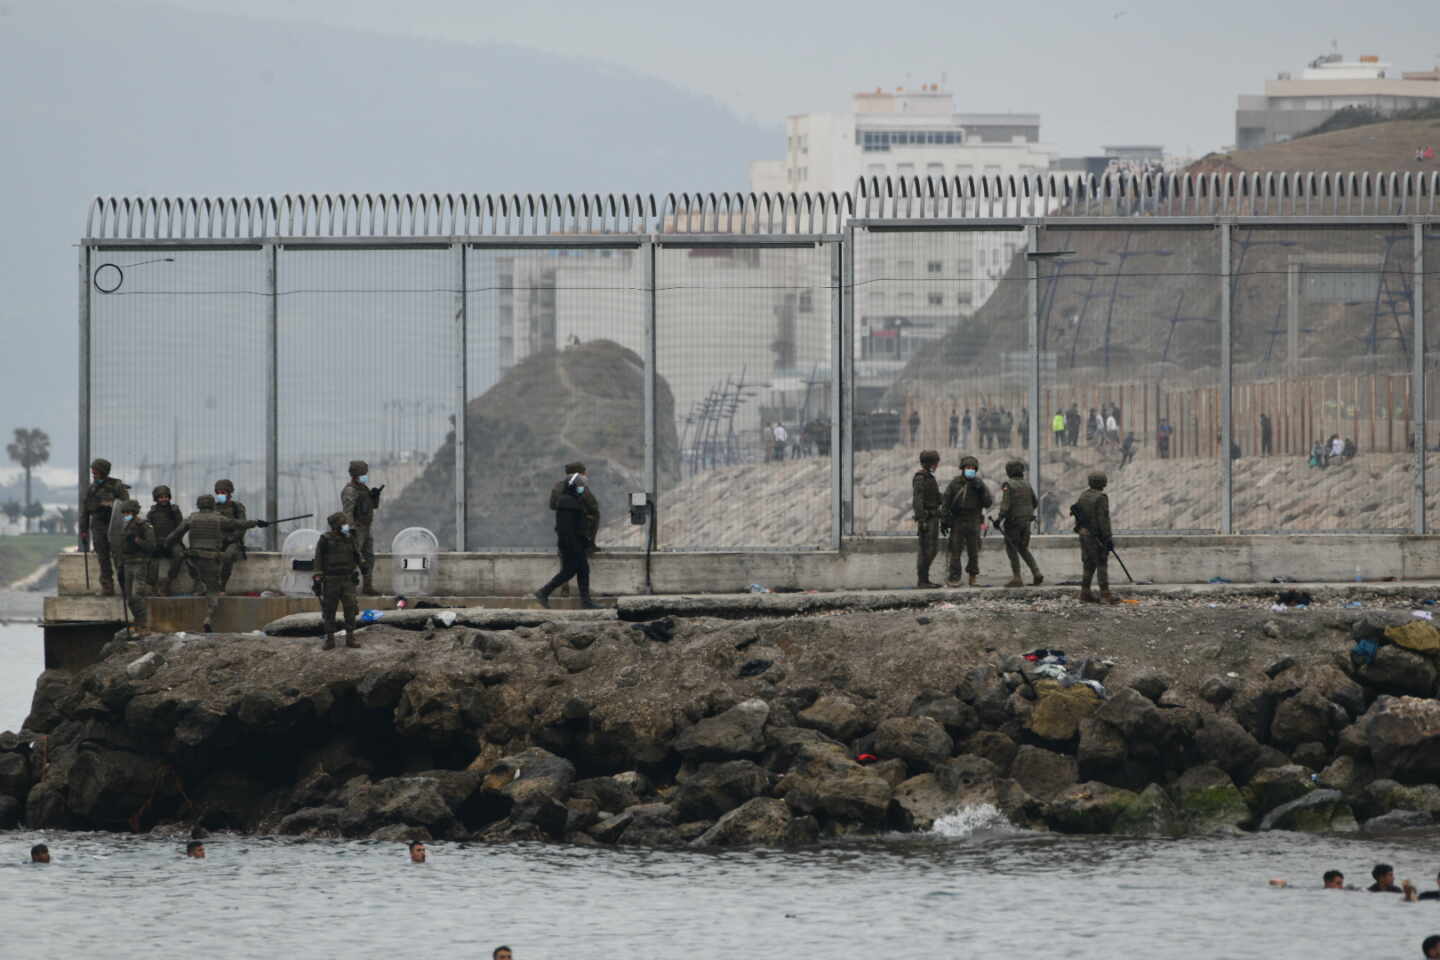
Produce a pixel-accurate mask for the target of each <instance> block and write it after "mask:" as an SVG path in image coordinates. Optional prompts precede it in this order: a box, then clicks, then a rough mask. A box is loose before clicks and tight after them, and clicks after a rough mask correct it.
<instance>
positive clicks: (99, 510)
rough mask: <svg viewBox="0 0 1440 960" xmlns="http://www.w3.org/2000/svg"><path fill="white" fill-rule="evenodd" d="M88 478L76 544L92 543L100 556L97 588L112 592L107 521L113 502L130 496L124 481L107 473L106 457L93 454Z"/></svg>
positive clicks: (113, 592) (83, 545)
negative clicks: (88, 483)
mask: <svg viewBox="0 0 1440 960" xmlns="http://www.w3.org/2000/svg"><path fill="white" fill-rule="evenodd" d="M90 476H91V478H92V482H91V484H90V486H89V487H88V488H86V490H85V502H84V504H83V505H82V506H81V510H80V546H81V549H82V550H89V549H90V548H91V547H92V546H93V547H94V549H95V554H96V555H97V556H98V557H99V558H100V592H101V594H103V595H104V596H107V597H113V596H115V573H114V557H113V551H112V549H111V545H110V521H111V520H112V519H114V517H113V513H114V506H115V504H117V503H120V502H122V501H124V500H126V499H128V498H129V496H130V490H129V488H128V487H126V486H125V483H124V481H122V480H118V479H116V478H115V477H112V476H110V461H109V460H106V459H104V458H97V459H96V460H95V462H94V463H92V464H90Z"/></svg>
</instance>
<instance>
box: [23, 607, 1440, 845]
mask: <svg viewBox="0 0 1440 960" xmlns="http://www.w3.org/2000/svg"><path fill="white" fill-rule="evenodd" d="M955 596H956V599H957V600H959V601H960V603H959V604H958V605H957V604H948V603H942V604H940V605H938V606H934V607H930V608H928V609H920V610H918V611H917V610H914V609H911V610H905V611H890V612H850V613H837V612H833V611H832V612H830V613H829V614H827V615H813V616H804V615H802V616H795V617H789V618H783V619H775V618H766V617H764V616H763V612H762V613H760V614H759V618H757V619H752V620H738V621H737V620H716V619H709V618H704V617H694V618H689V619H680V618H678V617H675V618H668V619H662V620H656V621H651V622H648V623H644V624H629V623H624V622H621V621H617V620H613V619H612V620H599V619H588V620H579V619H577V620H573V621H569V622H567V621H566V620H565V618H564V617H559V618H556V619H555V620H554V621H553V622H544V623H542V624H541V625H540V626H538V627H537V626H520V624H521V623H531V624H533V623H535V622H536V620H535V615H533V614H527V615H525V616H523V617H512V618H511V619H510V620H509V621H507V620H506V619H505V617H503V616H500V615H499V614H497V612H496V611H478V610H477V611H475V612H474V613H473V615H472V614H471V613H466V612H461V614H459V615H457V617H456V618H455V619H453V620H452V621H451V625H450V626H448V627H447V626H443V625H441V622H440V621H432V622H428V623H427V620H426V618H425V616H424V614H423V613H421V612H419V611H416V612H414V613H411V614H407V615H406V616H405V617H398V616H397V618H396V623H395V625H393V626H385V625H384V623H385V621H382V624H378V625H376V626H373V627H369V628H367V629H365V630H363V631H362V634H361V635H362V638H363V643H364V647H363V649H360V650H344V649H341V650H336V651H332V652H321V651H320V650H319V649H318V645H319V643H318V640H316V639H314V638H303V639H302V638H288V637H256V636H243V637H217V636H210V637H191V638H181V637H173V636H157V637H152V638H148V639H145V640H143V641H142V642H140V643H124V642H119V641H117V642H116V643H114V644H112V645H111V646H110V647H109V648H108V649H107V651H106V656H105V658H104V660H103V661H102V662H101V663H99V664H97V665H96V666H94V667H92V668H89V669H87V670H85V671H83V672H81V673H79V674H75V675H70V674H64V673H60V672H55V671H51V672H47V673H46V674H44V675H43V676H42V678H41V680H40V683H39V685H38V688H37V690H36V696H35V701H34V707H33V710H32V713H31V716H30V718H29V720H28V721H27V726H28V728H29V730H28V731H27V732H26V733H24V734H22V735H21V736H19V737H16V736H14V735H6V736H5V737H3V738H0V814H4V815H5V818H6V819H5V821H4V823H5V824H6V825H13V824H14V822H15V821H16V820H17V819H20V818H22V817H23V819H24V821H25V823H26V824H27V825H28V826H29V827H31V828H34V829H43V828H76V829H88V828H99V829H113V830H145V829H149V828H150V827H152V826H154V825H156V824H164V823H179V824H186V825H192V826H195V827H203V828H207V829H234V830H239V831H253V832H260V833H279V834H287V835H326V836H337V835H338V836H370V837H377V838H387V839H395V838H399V837H404V836H426V835H429V836H432V837H437V838H447V839H462V838H475V839H483V840H506V839H516V838H526V839H553V840H568V841H571V842H576V843H596V842H600V843H610V842H620V843H628V844H637V845H673V844H682V843H695V844H699V845H702V846H725V845H731V844H746V843H763V844H773V845H779V844H784V843H794V842H805V841H813V840H815V839H816V838H817V837H819V836H835V835H841V834H845V833H850V832H855V831H867V830H868V831H883V830H889V829H924V828H926V827H928V826H929V825H930V823H932V822H933V820H934V819H935V818H936V817H938V816H941V815H944V814H945V813H948V812H953V811H954V810H955V809H958V808H959V807H962V806H967V805H974V804H981V803H988V804H992V805H994V806H996V807H997V808H999V809H1000V810H1002V811H1003V812H1004V813H1005V814H1006V815H1007V816H1009V817H1010V818H1011V819H1012V820H1014V821H1015V822H1016V823H1019V824H1022V825H1026V826H1030V827H1033V828H1037V829H1051V830H1060V831H1067V832H1091V833H1095V832H1100V833H1103V832H1119V833H1177V832H1186V831H1200V832H1203V831H1207V830H1214V829H1226V830H1233V829H1235V828H1237V827H1240V826H1246V827H1254V826H1260V827H1262V828H1266V829H1268V828H1270V827H1285V828H1292V829H1343V828H1347V827H1353V824H1354V823H1355V821H1356V819H1364V818H1366V817H1370V816H1376V815H1380V814H1383V813H1385V812H1387V811H1390V810H1393V809H1397V808H1398V809H1408V810H1427V811H1428V810H1432V809H1440V804H1436V803H1435V802H1434V801H1433V794H1434V787H1433V786H1428V787H1427V786H1424V785H1425V784H1429V783H1430V782H1431V781H1432V780H1433V779H1435V777H1436V776H1437V775H1440V703H1437V701H1435V700H1434V699H1433V697H1434V695H1435V692H1436V682H1437V680H1436V677H1437V671H1436V663H1435V661H1434V659H1433V651H1431V652H1430V653H1424V652H1414V651H1412V650H1408V649H1402V648H1401V647H1399V646H1394V645H1388V646H1383V647H1382V648H1381V649H1380V653H1379V655H1378V656H1377V658H1376V659H1375V662H1374V663H1373V664H1372V665H1371V666H1368V667H1363V668H1357V667H1355V666H1354V665H1352V664H1351V662H1350V660H1349V658H1348V657H1346V656H1345V655H1344V654H1345V651H1347V650H1348V648H1349V646H1350V644H1351V642H1352V629H1358V631H1359V632H1360V633H1365V632H1366V631H1370V632H1372V633H1374V632H1376V631H1378V630H1379V629H1381V628H1383V626H1384V623H1385V622H1386V621H1387V620H1388V621H1389V622H1394V623H1399V622H1410V623H1412V624H1413V623H1415V621H1413V618H1411V617H1410V616H1409V613H1408V607H1409V606H1410V605H1413V604H1415V603H1423V602H1425V601H1426V600H1430V601H1433V600H1434V599H1435V596H1436V594H1435V591H1433V590H1431V591H1422V592H1421V593H1416V594H1415V595H1409V594H1405V595H1401V594H1394V595H1391V596H1389V597H1388V599H1387V598H1386V596H1383V595H1380V594H1371V595H1367V603H1368V604H1369V606H1370V607H1371V608H1372V609H1373V608H1374V607H1375V606H1378V605H1382V604H1389V605H1391V606H1394V607H1396V609H1394V610H1393V611H1392V612H1391V613H1389V614H1388V615H1380V616H1379V617H1377V616H1376V615H1373V614H1372V615H1370V616H1368V617H1366V618H1364V619H1362V618H1359V617H1357V616H1356V615H1355V611H1350V610H1345V609H1343V604H1344V602H1345V601H1346V600H1347V599H1348V594H1346V593H1345V591H1344V590H1343V588H1342V589H1337V590H1334V591H1329V592H1327V593H1326V594H1317V596H1316V597H1314V604H1313V606H1312V607H1311V608H1310V609H1309V610H1293V611H1291V612H1289V613H1286V614H1284V615H1283V616H1277V615H1275V614H1273V613H1271V612H1270V611H1269V610H1268V609H1266V608H1265V607H1264V604H1265V603H1268V600H1263V599H1262V601H1261V602H1259V603H1257V600H1256V598H1254V597H1253V596H1251V597H1245V598H1242V597H1240V596H1239V595H1238V594H1237V595H1236V596H1234V597H1231V598H1229V599H1228V600H1227V599H1226V598H1225V597H1223V596H1219V595H1207V596H1205V597H1203V598H1200V599H1192V600H1188V601H1187V600H1183V599H1179V598H1163V597H1150V596H1147V597H1145V598H1143V599H1142V600H1141V602H1140V603H1139V604H1138V605H1133V606H1132V605H1125V606H1122V607H1119V608H1114V609H1104V610H1095V609H1093V608H1081V607H1079V606H1078V605H1077V604H1076V603H1075V602H1074V600H1073V599H1072V598H1070V597H1064V598H1062V597H1061V596H1060V595H1059V594H1057V593H1055V592H1036V593H1035V594H1034V595H1030V596H1026V597H1025V598H1023V599H1021V598H1015V599H1008V598H1004V597H997V596H995V595H994V594H990V595H988V596H987V595H984V594H980V593H978V592H974V591H971V592H961V593H957V594H956V595H955ZM589 616H591V617H592V618H593V617H594V615H593V614H592V615H589ZM470 622H474V623H483V624H485V628H483V629H477V628H474V627H471V626H467V625H466V624H467V623H470ZM1357 624H1358V627H1357ZM506 626H509V627H510V629H504V628H505V627H506ZM1419 626H1421V627H1424V628H1427V629H1428V627H1429V625H1428V624H1420V625H1419ZM1437 637H1440V634H1437ZM1421 639H1424V638H1421ZM1036 647H1046V648H1049V649H1052V650H1053V649H1055V648H1061V649H1063V650H1064V651H1065V652H1066V654H1067V655H1068V657H1069V664H1068V671H1069V672H1068V673H1066V672H1064V671H1062V672H1061V673H1059V674H1056V673H1054V672H1053V671H1048V672H1047V670H1046V669H1042V668H1041V667H1040V665H1038V664H1036V663H1033V662H1029V661H1026V660H1025V659H1023V658H1022V657H1021V656H1019V654H1021V653H1023V652H1025V651H1029V650H1031V649H1033V648H1036ZM1286 650H1289V651H1306V653H1305V655H1304V656H1301V657H1297V656H1288V657H1286V656H1283V651H1286ZM1081 678H1084V679H1087V680H1094V681H1098V682H1100V683H1103V687H1101V686H1091V685H1087V684H1082V683H1078V682H1076V681H1078V680H1079V679H1081ZM863 754H870V755H872V756H873V757H874V758H875V762H873V763H872V762H861V761H860V760H859V759H857V758H859V757H860V756H861V755H863ZM1312 773H1318V774H1319V780H1320V784H1321V786H1322V787H1323V788H1324V789H1316V783H1315V782H1314V780H1313V779H1312V776H1311V774H1312ZM1405 784H1411V785H1415V786H1404V785H1405ZM1427 791H1428V792H1427ZM1417 804H1418V805H1417ZM1426 804H1429V806H1426ZM1296 805H1298V806H1296ZM1427 816H1428V814H1427Z"/></svg>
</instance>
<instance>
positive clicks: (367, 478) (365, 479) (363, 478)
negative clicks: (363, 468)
mask: <svg viewBox="0 0 1440 960" xmlns="http://www.w3.org/2000/svg"><path fill="white" fill-rule="evenodd" d="M355 479H356V480H359V481H360V482H361V483H369V482H370V474H368V473H362V474H361V475H360V476H358V477H356V478H355Z"/></svg>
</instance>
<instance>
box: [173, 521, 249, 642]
mask: <svg viewBox="0 0 1440 960" xmlns="http://www.w3.org/2000/svg"><path fill="white" fill-rule="evenodd" d="M195 507H196V512H195V513H192V514H190V516H188V517H186V518H185V522H184V523H182V524H180V526H178V527H176V528H175V529H174V530H173V531H171V533H170V535H169V536H168V537H166V538H165V546H167V547H173V546H174V545H175V544H177V543H179V542H180V540H181V538H182V537H184V536H185V535H186V534H187V533H188V534H189V535H190V549H189V550H188V551H186V557H187V559H188V560H189V562H190V571H191V573H192V574H193V575H194V577H195V587H196V589H198V590H199V591H200V595H201V596H202V597H206V598H208V600H209V601H210V602H209V604H208V605H207V607H206V609H205V632H206V633H209V632H210V624H211V623H213V622H214V620H215V608H216V607H218V606H219V605H220V597H221V595H222V594H224V592H225V591H224V589H223V588H222V587H221V586H220V564H221V563H222V561H223V559H224V556H225V542H226V539H227V538H231V537H233V536H234V535H235V534H240V535H241V536H243V535H244V532H245V531H246V530H249V529H250V528H251V527H268V526H269V524H268V523H266V522H265V521H264V520H231V519H230V518H229V517H223V516H221V515H220V513H219V511H217V510H216V509H215V498H214V497H212V496H211V495H210V494H208V493H202V494H201V495H200V496H198V497H196V498H195Z"/></svg>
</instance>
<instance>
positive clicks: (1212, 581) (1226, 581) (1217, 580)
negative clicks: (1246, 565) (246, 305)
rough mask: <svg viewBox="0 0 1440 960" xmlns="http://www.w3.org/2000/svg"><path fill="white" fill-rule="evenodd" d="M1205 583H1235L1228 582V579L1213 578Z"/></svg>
mask: <svg viewBox="0 0 1440 960" xmlns="http://www.w3.org/2000/svg"><path fill="white" fill-rule="evenodd" d="M1205 582H1206V583H1231V582H1233V581H1231V580H1228V579H1226V578H1225V577H1211V578H1210V579H1209V580H1207V581H1205Z"/></svg>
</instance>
